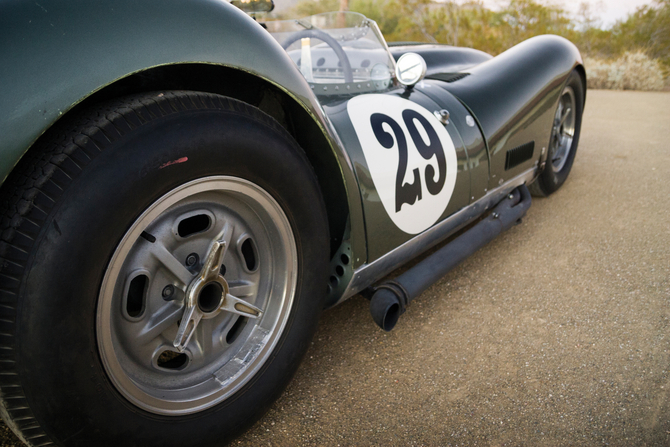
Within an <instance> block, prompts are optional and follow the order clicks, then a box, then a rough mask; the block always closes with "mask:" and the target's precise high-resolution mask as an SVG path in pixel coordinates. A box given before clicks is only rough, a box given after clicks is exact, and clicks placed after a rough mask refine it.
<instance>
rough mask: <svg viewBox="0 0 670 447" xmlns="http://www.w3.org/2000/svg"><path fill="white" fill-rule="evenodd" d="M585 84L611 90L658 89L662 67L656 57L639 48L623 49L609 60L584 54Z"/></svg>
mask: <svg viewBox="0 0 670 447" xmlns="http://www.w3.org/2000/svg"><path fill="white" fill-rule="evenodd" d="M584 67H585V68H586V80H587V83H588V87H589V88H593V89H611V90H662V89H663V87H664V82H663V71H662V69H661V64H660V63H659V61H658V60H656V59H652V58H650V57H649V56H647V55H646V54H645V53H643V52H642V51H635V52H626V53H624V55H623V56H621V57H619V58H618V59H615V60H612V61H606V60H602V59H597V58H588V57H587V58H585V59H584Z"/></svg>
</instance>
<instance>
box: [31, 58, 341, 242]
mask: <svg viewBox="0 0 670 447" xmlns="http://www.w3.org/2000/svg"><path fill="white" fill-rule="evenodd" d="M160 90H191V91H197V92H204V93H215V94H219V95H223V96H227V97H229V98H233V99H237V100H239V101H242V102H245V103H247V104H249V105H251V106H254V107H257V108H259V109H260V110H261V111H263V112H264V113H266V114H268V115H270V116H272V117H273V118H274V119H275V120H277V122H279V124H281V126H282V127H284V128H285V129H286V130H287V131H288V132H289V133H290V134H291V136H293V138H295V140H296V141H297V142H298V144H299V145H300V147H301V148H302V149H303V150H304V151H305V154H306V155H307V158H308V159H309V161H310V163H311V165H312V167H313V169H314V171H315V173H316V176H317V179H318V181H319V186H320V188H321V193H322V195H323V198H324V202H325V203H326V209H327V212H328V224H329V227H330V231H331V255H332V253H334V252H335V251H336V250H337V248H338V247H339V245H340V243H341V242H342V235H343V234H344V231H345V227H346V223H347V218H348V216H349V213H350V203H349V198H348V192H347V184H346V182H347V180H346V178H345V172H344V171H343V169H342V166H341V160H338V157H337V155H336V153H335V151H334V150H333V142H332V141H331V139H330V135H328V133H327V132H325V131H324V129H323V127H322V126H323V123H320V122H319V121H317V120H316V119H315V118H314V117H313V116H312V115H311V114H310V113H309V112H308V111H307V110H306V109H305V108H304V107H303V106H302V105H301V104H300V103H299V102H298V101H297V100H296V99H295V98H293V97H292V96H291V95H290V93H289V92H287V91H285V90H283V89H281V88H280V87H278V86H277V85H275V84H272V83H271V82H269V81H267V80H265V79H262V78H260V77H258V76H256V75H254V74H251V73H248V72H245V71H243V70H240V69H236V68H233V67H226V66H223V65H214V64H173V65H164V66H159V67H153V68H150V69H147V70H144V71H141V72H138V73H134V74H132V75H129V76H127V77H125V78H123V79H120V80H117V81H116V82H114V83H112V84H110V85H107V86H105V87H104V88H102V89H101V90H98V91H97V92H95V93H92V94H91V95H89V96H88V97H86V98H85V99H83V100H82V101H81V102H79V103H78V104H77V105H76V106H74V107H72V108H71V109H70V110H69V111H67V112H66V113H65V114H64V115H63V116H62V117H61V119H59V120H58V121H57V122H56V123H54V124H53V126H52V127H54V128H57V127H58V125H59V123H60V122H61V120H62V119H64V118H68V117H71V116H75V115H77V114H78V113H81V112H83V111H84V110H86V109H88V108H90V107H92V106H94V105H95V104H98V103H101V102H104V101H108V100H111V99H115V98H119V97H122V96H126V95H133V94H138V93H144V92H149V91H160ZM50 134H51V132H50V131H46V132H45V133H44V134H42V135H41V136H40V137H39V138H38V140H37V141H36V142H35V143H34V144H33V146H36V145H37V144H38V143H39V142H40V141H41V140H43V139H48V138H50ZM334 172H337V173H339V174H340V175H338V176H335V175H333V173H334Z"/></svg>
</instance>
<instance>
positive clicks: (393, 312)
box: [370, 289, 404, 332]
mask: <svg viewBox="0 0 670 447" xmlns="http://www.w3.org/2000/svg"><path fill="white" fill-rule="evenodd" d="M403 312H404V309H403V308H402V306H401V304H400V298H399V297H398V296H397V295H396V294H395V293H393V292H392V291H391V290H389V289H378V290H377V291H376V292H375V293H374V295H372V299H371V300H370V314H372V319H373V320H374V322H375V323H377V326H379V327H380V328H382V329H383V330H385V331H386V332H389V331H391V330H392V329H393V328H394V327H395V325H396V323H397V322H398V318H400V315H402V313H403Z"/></svg>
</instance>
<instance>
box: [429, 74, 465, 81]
mask: <svg viewBox="0 0 670 447" xmlns="http://www.w3.org/2000/svg"><path fill="white" fill-rule="evenodd" d="M469 74H470V73H433V74H430V75H427V76H426V79H438V80H440V81H444V82H456V81H458V80H459V79H463V78H464V77H466V76H468V75H469Z"/></svg>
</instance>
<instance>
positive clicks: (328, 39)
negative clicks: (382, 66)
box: [282, 29, 354, 82]
mask: <svg viewBox="0 0 670 447" xmlns="http://www.w3.org/2000/svg"><path fill="white" fill-rule="evenodd" d="M305 37H312V38H315V39H319V40H321V41H323V42H325V43H326V44H327V45H328V46H329V47H330V48H332V49H333V51H334V52H335V54H336V55H337V57H338V59H339V60H340V63H341V64H342V71H343V72H344V82H354V72H353V70H352V69H351V63H350V62H349V58H348V57H347V53H345V52H344V50H343V49H342V45H340V44H339V43H337V41H336V40H335V39H333V37H332V36H330V35H328V34H327V33H324V32H323V31H321V30H317V29H306V30H302V31H298V32H297V33H295V34H293V35H291V37H289V38H288V39H286V42H284V43H283V44H282V47H283V48H284V49H285V50H286V49H287V48H288V47H290V46H291V44H292V43H294V42H297V41H298V40H300V39H303V38H305Z"/></svg>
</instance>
